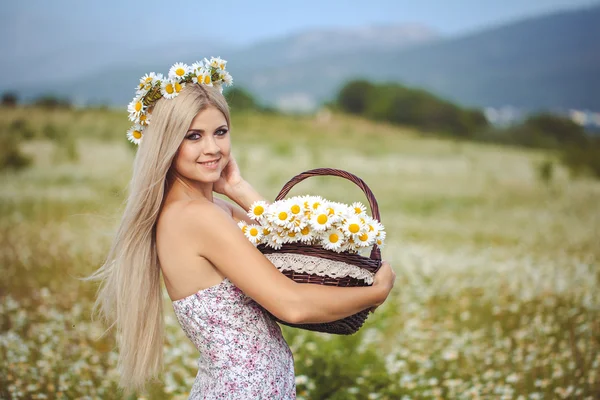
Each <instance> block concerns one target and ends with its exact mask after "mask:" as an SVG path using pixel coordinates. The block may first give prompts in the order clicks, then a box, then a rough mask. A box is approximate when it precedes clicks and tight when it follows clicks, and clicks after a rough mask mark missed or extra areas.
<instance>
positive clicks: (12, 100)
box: [0, 92, 19, 107]
mask: <svg viewBox="0 0 600 400" xmlns="http://www.w3.org/2000/svg"><path fill="white" fill-rule="evenodd" d="M18 102H19V98H18V97H17V94H16V93H13V92H6V93H4V94H2V100H0V105H1V106H2V107H15V106H16V105H17V103H18Z"/></svg>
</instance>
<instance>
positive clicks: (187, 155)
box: [91, 70, 395, 399]
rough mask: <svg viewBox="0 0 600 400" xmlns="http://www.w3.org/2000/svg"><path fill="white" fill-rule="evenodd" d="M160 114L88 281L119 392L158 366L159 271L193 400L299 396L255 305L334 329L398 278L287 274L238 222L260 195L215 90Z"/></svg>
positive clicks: (196, 88) (187, 91)
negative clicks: (114, 350) (315, 278)
mask: <svg viewBox="0 0 600 400" xmlns="http://www.w3.org/2000/svg"><path fill="white" fill-rule="evenodd" d="M213 71H214V70H213ZM209 72H210V70H209ZM215 77H216V75H213V80H214V78H215ZM165 80H166V79H165ZM198 81H199V79H198ZM162 86H163V87H164V86H165V84H164V82H162ZM182 86H184V87H182ZM164 93H167V94H168V91H166V92H164ZM152 107H153V110H152V116H151V123H150V124H149V125H148V126H145V128H144V130H143V140H141V141H140V142H141V143H140V147H139V149H138V151H137V154H136V158H135V165H134V171H133V177H132V179H131V183H130V193H129V197H128V199H127V204H126V208H125V211H124V214H123V217H122V220H121V223H120V226H119V228H118V231H117V234H116V237H115V239H114V242H113V245H112V247H111V249H110V252H109V255H108V257H107V262H106V263H105V265H103V266H102V267H101V268H100V269H99V270H98V271H97V272H96V273H95V274H94V275H92V277H91V279H100V280H102V283H101V286H100V289H99V292H98V298H97V302H96V305H97V306H98V307H99V310H100V311H101V313H102V314H103V316H105V317H106V319H107V320H108V321H109V322H111V323H112V324H113V325H114V326H115V327H116V329H117V337H118V340H119V369H120V373H121V382H120V385H121V386H122V387H124V388H126V389H141V388H143V387H144V385H145V383H146V382H147V381H148V380H150V379H151V378H153V377H156V376H157V375H158V374H159V373H160V371H161V368H162V353H163V298H162V292H161V279H160V278H161V275H162V277H163V280H164V285H165V287H166V289H167V292H168V295H169V297H170V299H171V300H172V304H173V308H174V311H175V314H176V316H177V318H178V320H179V323H180V325H181V327H182V328H183V330H184V331H185V333H186V335H187V337H188V338H189V339H190V340H191V341H192V342H193V343H194V345H195V346H196V347H197V348H198V350H199V351H200V358H199V361H198V366H199V368H198V374H197V376H196V380H195V383H194V385H193V387H192V388H191V393H190V396H189V398H190V399H205V398H206V399H217V398H218V399H292V398H295V378H294V361H293V357H292V353H291V351H290V349H289V347H288V345H287V343H286V342H285V340H284V338H283V337H282V334H281V330H280V328H279V326H278V325H277V324H276V323H275V322H274V321H273V320H272V319H271V318H270V317H269V316H268V315H267V314H266V313H265V312H264V311H263V310H262V309H261V308H260V307H259V306H258V305H260V306H262V307H264V308H265V309H266V310H268V311H269V312H271V313H272V314H273V315H275V316H276V317H278V318H280V319H282V320H284V321H289V322H292V323H309V322H312V323H319V322H329V321H333V320H337V319H340V318H343V317H346V316H349V315H352V314H355V313H357V312H359V311H361V310H364V309H366V308H374V307H377V306H378V305H380V304H381V303H383V302H384V301H385V299H386V298H387V296H388V294H389V292H390V290H391V289H392V286H393V284H394V278H395V274H394V272H393V271H392V269H391V268H390V266H389V264H387V263H385V262H384V263H383V266H382V268H381V269H380V270H379V272H378V273H377V274H376V275H375V278H374V284H373V285H372V286H370V287H359V288H339V287H328V286H321V285H312V284H297V283H295V282H293V281H292V280H290V279H288V278H287V277H285V276H284V275H283V274H282V273H280V272H279V271H278V270H277V269H276V268H275V266H274V265H273V264H271V263H270V262H269V260H268V259H267V258H266V257H264V256H263V255H262V254H261V253H260V252H259V251H258V250H257V249H256V248H255V247H254V246H253V245H252V244H251V243H250V242H249V241H248V240H247V239H246V238H245V236H244V235H243V233H242V232H241V230H240V229H239V227H238V226H237V225H236V222H237V221H240V220H248V217H247V215H246V212H245V211H244V210H247V209H249V207H250V205H251V204H252V203H253V202H254V201H256V200H261V199H262V197H261V196H260V195H259V194H258V193H257V192H256V191H255V190H254V189H253V188H252V186H251V185H250V184H249V183H248V182H246V181H245V180H244V179H243V178H242V176H241V175H240V171H239V169H238V167H237V164H236V162H235V159H234V158H233V156H232V139H233V138H234V135H232V132H231V123H230V118H229V110H228V106H227V103H226V101H225V99H224V97H223V96H222V94H221V92H220V90H219V89H218V86H216V85H213V86H208V85H205V84H201V83H188V84H187V85H180V87H179V92H178V94H177V96H175V97H173V98H167V96H164V95H163V96H162V97H161V98H159V99H158V100H157V101H155V103H153V104H152ZM138 108H140V110H137V111H136V112H138V113H141V112H143V111H144V107H138ZM134 109H135V107H134ZM140 115H141V114H140ZM138 117H139V115H138ZM215 192H216V193H221V194H223V195H225V196H227V197H228V198H229V199H231V200H232V201H233V203H237V205H233V204H231V203H229V202H226V201H222V200H220V199H218V198H216V197H214V193H215ZM248 222H250V221H249V220H248Z"/></svg>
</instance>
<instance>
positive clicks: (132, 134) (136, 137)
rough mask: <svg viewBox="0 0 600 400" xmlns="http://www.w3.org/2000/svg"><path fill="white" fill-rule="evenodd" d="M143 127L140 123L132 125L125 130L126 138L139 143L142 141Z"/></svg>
mask: <svg viewBox="0 0 600 400" xmlns="http://www.w3.org/2000/svg"><path fill="white" fill-rule="evenodd" d="M142 131H143V128H142V127H141V126H140V125H137V124H136V125H134V126H132V127H131V128H129V130H128V131H127V139H128V140H129V141H130V142H131V143H135V144H140V142H141V141H142Z"/></svg>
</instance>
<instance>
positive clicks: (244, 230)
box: [242, 225, 248, 233]
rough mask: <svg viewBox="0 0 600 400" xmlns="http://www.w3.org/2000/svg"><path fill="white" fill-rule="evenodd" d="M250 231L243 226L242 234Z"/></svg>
mask: <svg viewBox="0 0 600 400" xmlns="http://www.w3.org/2000/svg"><path fill="white" fill-rule="evenodd" d="M247 230H248V227H247V226H246V225H244V226H242V232H243V233H246V231H247Z"/></svg>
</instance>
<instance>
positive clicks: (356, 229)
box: [342, 215, 365, 239]
mask: <svg viewBox="0 0 600 400" xmlns="http://www.w3.org/2000/svg"><path fill="white" fill-rule="evenodd" d="M342 229H343V231H344V234H345V235H346V236H347V237H349V238H353V239H356V238H357V237H358V236H359V235H361V234H362V233H363V232H364V231H365V224H364V222H363V220H361V219H360V218H359V217H358V216H357V215H353V216H350V217H348V218H346V220H345V222H344V224H343V225H342Z"/></svg>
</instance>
